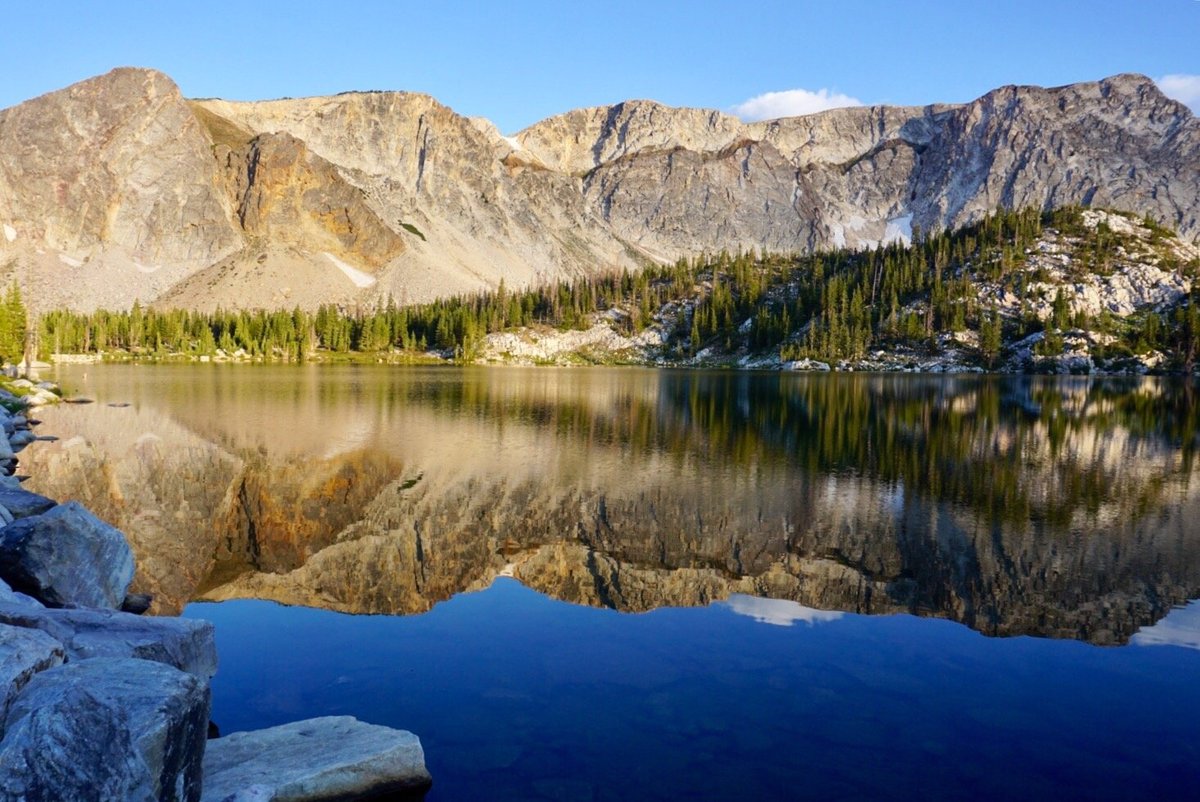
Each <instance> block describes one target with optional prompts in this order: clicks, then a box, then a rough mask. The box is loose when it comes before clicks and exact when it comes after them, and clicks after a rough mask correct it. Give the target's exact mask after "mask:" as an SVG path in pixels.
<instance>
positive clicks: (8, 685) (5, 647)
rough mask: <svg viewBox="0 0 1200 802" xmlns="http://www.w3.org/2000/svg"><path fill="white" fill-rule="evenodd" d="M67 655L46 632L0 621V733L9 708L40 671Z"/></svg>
mask: <svg viewBox="0 0 1200 802" xmlns="http://www.w3.org/2000/svg"><path fill="white" fill-rule="evenodd" d="M66 659H67V655H66V653H65V652H64V651H63V647H62V644H61V643H59V642H58V641H56V640H55V639H54V638H52V637H50V636H49V635H47V634H46V633H45V632H38V631H37V630H33V629H20V628H18V627H10V626H4V625H3V624H0V735H3V734H4V730H3V725H4V717H5V716H7V715H8V708H9V707H10V706H11V705H12V703H13V700H14V699H16V698H17V694H19V693H20V692H21V691H22V690H24V688H25V686H26V685H28V684H29V681H30V680H32V679H33V677H34V675H36V674H37V673H38V672H39V671H45V670H46V669H49V668H54V667H55V666H60V665H62V664H63V661H64V660H66Z"/></svg>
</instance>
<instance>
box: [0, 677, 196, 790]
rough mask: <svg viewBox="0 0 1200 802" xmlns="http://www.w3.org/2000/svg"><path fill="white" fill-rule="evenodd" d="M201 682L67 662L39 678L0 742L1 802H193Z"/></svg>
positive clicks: (20, 698) (27, 690)
mask: <svg viewBox="0 0 1200 802" xmlns="http://www.w3.org/2000/svg"><path fill="white" fill-rule="evenodd" d="M209 707H210V702H209V690H208V683H206V682H204V681H203V680H201V679H199V678H197V677H195V676H193V675H191V674H187V673H185V672H182V671H177V670H176V669H173V668H171V667H169V666H164V665H162V664H161V663H153V662H150V661H147V660H132V659H118V660H110V659H98V660H83V661H80V662H71V663H68V664H66V665H63V666H59V667H57V668H52V669H49V670H47V671H43V672H41V673H39V674H37V675H36V676H35V677H34V678H33V679H32V680H30V682H29V684H28V685H27V686H26V687H25V690H23V691H22V692H21V693H20V694H19V695H18V696H17V698H16V701H15V702H14V703H13V705H12V707H11V708H10V709H9V711H8V716H7V718H6V721H5V723H6V731H5V737H4V740H3V741H2V742H0V798H3V799H13V800H23V802H51V801H52V800H53V801H54V802H60V801H61V800H71V802H91V801H92V800H95V802H112V801H113V800H122V802H195V800H198V799H199V798H200V784H201V766H202V760H203V755H204V747H205V735H206V732H207V727H208V715H209Z"/></svg>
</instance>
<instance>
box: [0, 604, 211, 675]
mask: <svg viewBox="0 0 1200 802" xmlns="http://www.w3.org/2000/svg"><path fill="white" fill-rule="evenodd" d="M0 624H4V625H7V626H8V627H21V628H23V629H27V630H40V631H42V632H45V633H46V634H47V635H49V636H51V637H52V638H54V640H55V641H56V642H57V643H58V644H59V648H61V649H62V650H63V652H64V653H65V654H66V656H67V658H69V659H71V660H86V659H88V658H91V657H113V658H115V657H136V658H138V659H140V660H150V661H151V662H155V663H163V664H164V665H169V666H171V667H172V668H176V669H179V670H180V671H186V672H187V673H189V674H194V675H196V676H197V677H200V678H201V679H204V680H208V679H210V678H211V677H212V676H213V675H214V674H216V673H217V647H216V643H215V641H214V639H213V625H212V624H211V623H209V622H208V621H201V620H197V619H189V618H159V617H149V618H147V617H143V616H140V615H133V614H131V613H121V612H116V611H114V610H88V609H74V610H54V609H41V608H36V607H32V606H30V605H20V604H4V603H0Z"/></svg>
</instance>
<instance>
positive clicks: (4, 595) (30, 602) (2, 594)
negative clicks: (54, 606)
mask: <svg viewBox="0 0 1200 802" xmlns="http://www.w3.org/2000/svg"><path fill="white" fill-rule="evenodd" d="M3 604H20V605H24V606H26V607H33V608H36V609H38V610H44V609H46V608H45V605H43V604H42V603H41V602H40V601H38V600H37V599H35V598H33V597H32V596H27V595H25V594H24V593H18V592H16V591H15V590H13V589H12V588H10V587H9V586H8V583H7V582H5V581H4V580H3V579H0V605H3Z"/></svg>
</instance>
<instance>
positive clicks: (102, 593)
mask: <svg viewBox="0 0 1200 802" xmlns="http://www.w3.org/2000/svg"><path fill="white" fill-rule="evenodd" d="M2 439H3V438H0V440H2ZM133 572H134V565H133V552H132V551H131V550H130V548H129V544H128V543H127V542H126V541H125V536H124V535H123V534H121V533H120V532H119V531H117V530H116V529H114V528H113V527H112V526H109V525H108V524H106V523H105V522H104V521H101V520H100V519H99V518H97V517H96V516H95V515H92V514H91V513H90V512H88V511H87V509H85V508H84V507H83V506H82V505H81V504H79V503H78V502H75V501H69V502H67V503H66V504H60V505H58V506H57V507H54V508H53V509H51V510H50V511H49V512H46V513H43V514H41V515H35V516H31V517H29V518H22V519H20V520H18V521H16V522H14V523H12V524H9V525H8V526H6V527H4V528H3V529H0V578H3V579H5V580H6V581H7V582H8V583H9V584H10V585H12V586H13V588H14V589H16V590H20V591H23V592H25V593H28V594H30V595H31V596H33V597H35V598H36V599H38V600H39V601H41V602H43V603H45V604H47V605H50V606H53V607H63V606H67V605H78V606H81V607H107V608H112V609H115V608H117V607H120V606H121V602H123V601H124V600H125V594H126V592H127V591H128V590H129V585H130V583H131V582H132V581H133Z"/></svg>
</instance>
